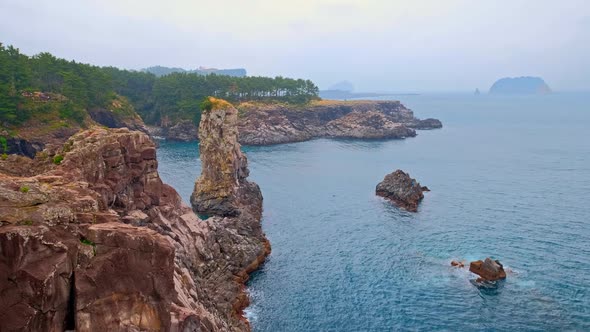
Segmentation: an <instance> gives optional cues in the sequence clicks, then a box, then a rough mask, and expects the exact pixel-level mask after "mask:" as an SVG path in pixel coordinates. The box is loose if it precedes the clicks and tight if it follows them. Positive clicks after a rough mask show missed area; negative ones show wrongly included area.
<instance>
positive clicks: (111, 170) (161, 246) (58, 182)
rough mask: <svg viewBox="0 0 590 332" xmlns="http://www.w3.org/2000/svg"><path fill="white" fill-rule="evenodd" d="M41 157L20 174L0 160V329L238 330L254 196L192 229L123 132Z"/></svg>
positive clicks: (255, 250) (138, 145)
mask: <svg viewBox="0 0 590 332" xmlns="http://www.w3.org/2000/svg"><path fill="white" fill-rule="evenodd" d="M44 153H47V154H49V155H48V156H46V157H43V156H38V157H37V158H36V159H34V160H31V162H30V167H27V169H26V170H25V169H22V170H21V169H20V168H18V167H16V166H15V167H13V168H12V172H5V171H4V170H5V169H6V168H9V167H10V163H9V162H10V158H9V160H5V161H0V164H2V167H0V170H2V171H0V215H1V216H2V220H1V221H0V225H2V226H1V227H0V247H1V248H2V249H1V250H0V275H3V276H6V277H4V278H0V292H1V293H2V294H3V296H2V301H0V330H2V331H3V330H43V331H63V330H74V329H75V330H76V331H92V330H110V331H117V330H142V331H162V330H163V331H189V330H190V331H194V330H201V331H249V330H250V327H249V324H248V322H247V320H246V319H245V318H244V317H243V311H242V310H243V308H244V306H245V305H247V303H248V300H247V295H246V293H245V289H244V288H245V286H244V282H245V281H246V280H247V279H248V273H250V272H252V271H253V270H255V269H256V268H258V266H259V265H260V264H262V263H263V262H264V260H265V258H266V256H267V255H268V254H269V252H270V245H269V243H268V240H267V239H266V237H265V236H264V233H263V232H262V227H261V224H260V216H261V211H262V206H261V202H262V197H261V196H260V200H259V201H256V200H254V199H251V200H244V201H245V202H250V203H251V204H249V205H240V206H239V207H240V209H241V210H240V214H239V216H236V217H231V218H230V217H219V216H214V217H211V218H209V219H207V220H201V219H199V218H198V217H197V216H196V215H195V214H194V213H193V211H192V210H191V208H190V207H189V206H187V205H186V204H184V203H183V202H182V199H181V198H180V196H179V195H178V193H177V192H176V191H175V190H174V189H173V188H172V187H170V186H168V185H166V184H164V183H162V180H161V179H160V177H159V174H158V170H157V167H158V162H157V159H156V149H155V145H154V143H153V141H152V140H151V139H150V138H149V137H148V136H147V135H146V134H145V133H142V132H138V131H130V130H128V129H126V128H121V129H105V128H99V127H94V128H91V129H88V130H85V131H82V132H79V133H77V134H75V135H74V136H72V137H70V138H69V139H67V142H66V143H65V144H64V145H63V146H62V147H61V148H60V149H58V151H53V152H52V151H47V150H44ZM52 153H58V154H59V155H60V156H62V157H63V160H62V161H61V162H60V163H59V164H58V165H57V164H55V163H54V162H53V161H52V156H53V154H52ZM220 157H221V155H220ZM254 186H255V184H252V185H251V187H254ZM255 187H256V188H258V187H257V186H255ZM244 192H254V191H253V190H252V191H248V190H244ZM252 197H254V198H257V197H258V196H257V195H256V194H253V196H252ZM114 303H116V304H117V306H114V305H113V304H114Z"/></svg>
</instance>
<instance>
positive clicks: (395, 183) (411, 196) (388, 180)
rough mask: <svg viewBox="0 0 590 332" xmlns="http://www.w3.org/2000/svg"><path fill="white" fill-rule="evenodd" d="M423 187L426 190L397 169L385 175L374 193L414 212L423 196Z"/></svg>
mask: <svg viewBox="0 0 590 332" xmlns="http://www.w3.org/2000/svg"><path fill="white" fill-rule="evenodd" d="M425 189H427V190H428V188H425V187H422V186H421V185H420V183H418V182H417V181H416V180H415V179H412V178H411V177H410V175H409V174H407V173H405V172H404V171H402V170H399V169H398V170H397V171H395V172H393V173H391V174H388V175H386V176H385V179H383V181H381V182H380V183H379V184H378V185H377V188H376V190H375V193H376V194H377V195H378V196H382V197H385V198H387V199H389V200H391V201H392V202H393V203H395V204H396V205H397V206H399V207H402V208H404V209H406V210H408V211H410V212H416V211H418V204H419V203H420V201H422V199H423V198H424V194H423V192H424V191H426V190H425ZM428 191H429V190H428Z"/></svg>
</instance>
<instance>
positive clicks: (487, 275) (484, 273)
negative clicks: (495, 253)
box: [469, 257, 506, 282]
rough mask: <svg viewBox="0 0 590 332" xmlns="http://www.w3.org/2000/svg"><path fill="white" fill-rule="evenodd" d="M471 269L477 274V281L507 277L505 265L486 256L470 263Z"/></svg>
mask: <svg viewBox="0 0 590 332" xmlns="http://www.w3.org/2000/svg"><path fill="white" fill-rule="evenodd" d="M469 271H470V272H473V273H475V274H477V275H478V276H479V278H477V280H476V282H482V281H497V280H502V279H506V272H505V271H504V266H503V265H502V264H501V263H500V261H498V260H493V259H491V258H489V257H488V258H486V259H485V260H483V261H481V260H479V261H475V262H471V263H470V264H469Z"/></svg>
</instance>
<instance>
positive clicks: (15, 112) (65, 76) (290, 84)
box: [0, 43, 319, 143]
mask: <svg viewBox="0 0 590 332" xmlns="http://www.w3.org/2000/svg"><path fill="white" fill-rule="evenodd" d="M222 73H223V72H222ZM318 93H319V91H318V88H317V87H316V86H315V85H314V84H313V83H312V82H311V81H309V80H307V81H306V80H301V79H299V80H295V79H289V78H283V77H276V78H268V77H231V76H226V75H216V74H208V75H202V74H200V73H186V72H184V73H182V72H179V73H172V74H169V75H165V76H162V77H157V76H156V75H154V74H152V73H148V72H141V71H129V70H121V69H117V68H114V67H98V66H92V65H88V64H82V63H78V62H75V61H67V60H64V59H59V58H56V57H55V56H53V55H51V54H50V53H40V54H37V55H34V56H27V55H24V54H22V53H20V51H19V50H18V49H17V48H14V47H13V46H4V45H2V44H1V43H0V126H1V127H3V128H8V129H10V128H12V130H13V131H14V128H20V127H24V126H28V125H25V124H26V123H27V121H28V120H30V119H36V120H39V121H41V122H42V126H43V127H53V128H60V127H84V124H85V122H86V121H87V119H88V117H87V115H88V114H89V112H90V111H91V110H93V109H106V110H109V111H110V112H112V113H113V114H115V115H117V116H119V117H133V116H135V112H137V113H138V114H139V115H140V116H141V117H142V118H143V119H144V121H145V122H146V123H149V124H156V125H162V126H168V125H169V124H172V123H177V122H178V121H180V120H192V121H193V122H195V123H198V122H199V120H200V113H201V108H200V107H199V106H200V103H201V101H202V100H203V99H204V98H205V97H207V96H215V97H220V98H224V99H227V100H229V101H230V102H238V101H248V100H258V101H261V100H264V101H282V102H288V103H306V102H308V101H310V100H313V99H317V98H318ZM0 143H1V142H0Z"/></svg>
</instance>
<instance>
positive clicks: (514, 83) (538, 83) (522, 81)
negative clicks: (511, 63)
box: [490, 76, 551, 94]
mask: <svg viewBox="0 0 590 332" xmlns="http://www.w3.org/2000/svg"><path fill="white" fill-rule="evenodd" d="M490 93H491V94H548V93H551V88H549V86H548V85H547V83H545V81H544V80H543V79H542V78H540V77H530V76H526V77H504V78H501V79H499V80H497V81H496V82H495V83H494V84H493V85H492V87H491V88H490Z"/></svg>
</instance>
